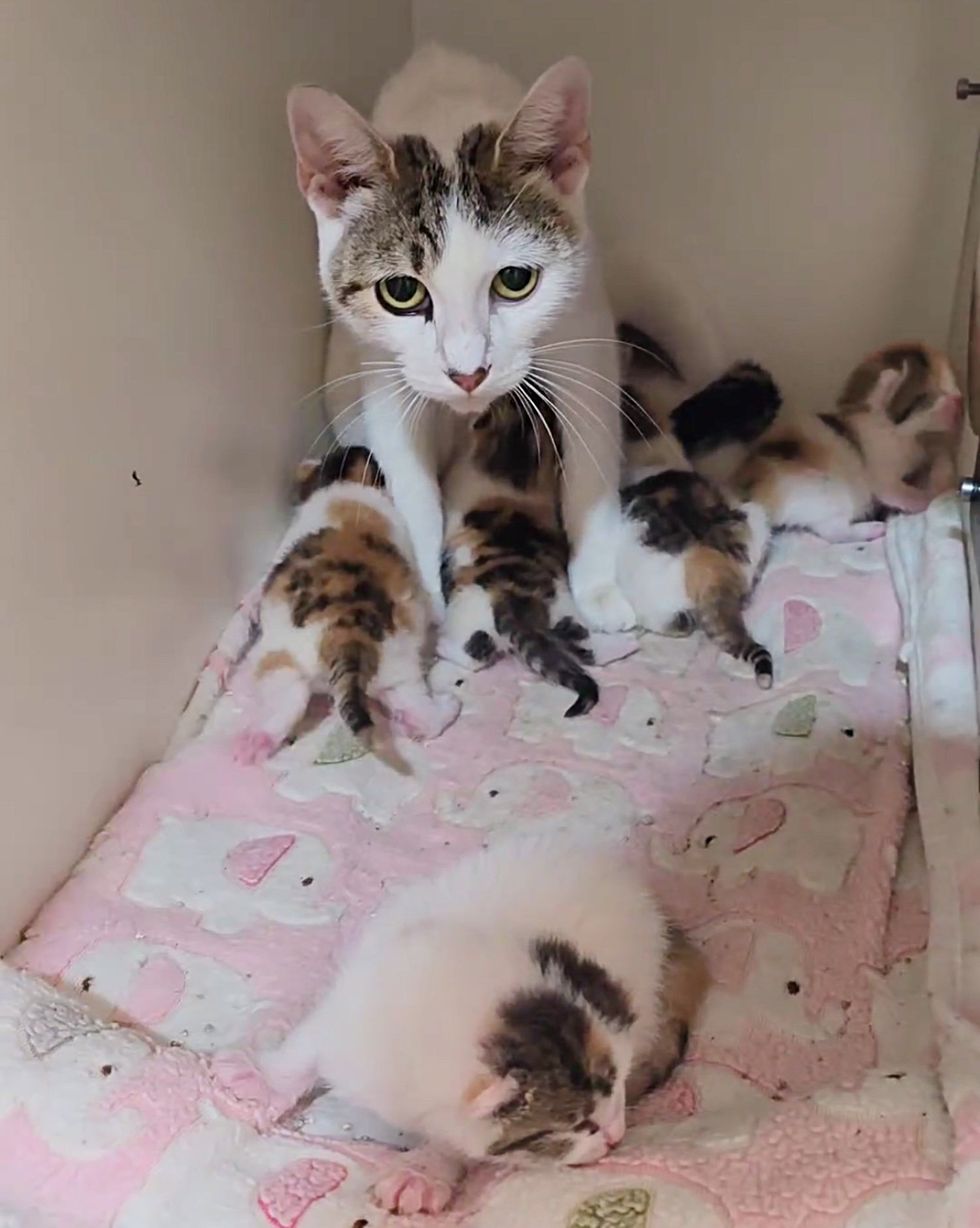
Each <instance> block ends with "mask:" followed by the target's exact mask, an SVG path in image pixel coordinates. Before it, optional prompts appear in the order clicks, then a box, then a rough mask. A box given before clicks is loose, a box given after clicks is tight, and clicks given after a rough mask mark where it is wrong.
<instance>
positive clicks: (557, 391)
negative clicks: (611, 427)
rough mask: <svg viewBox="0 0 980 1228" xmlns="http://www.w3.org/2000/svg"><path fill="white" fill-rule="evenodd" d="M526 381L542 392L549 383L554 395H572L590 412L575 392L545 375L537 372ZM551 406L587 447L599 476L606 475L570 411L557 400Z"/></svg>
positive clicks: (565, 425)
mask: <svg viewBox="0 0 980 1228" xmlns="http://www.w3.org/2000/svg"><path fill="white" fill-rule="evenodd" d="M526 382H527V383H529V384H531V386H532V387H536V388H537V390H538V391H539V392H541V393H542V394H543V392H544V385H549V386H550V389H551V390H552V394H553V395H557V396H567V397H571V399H572V400H573V401H575V402H576V404H578V405H580V406H581V407H582V408H583V409H584V410H585V411H586V412H587V413H588V412H590V411H589V408H588V406H587V405H586V404H585V403H584V402H583V401H580V400H579V398H578V397H577V396H576V395H575V394H574V393H573V392H571V391H570V390H569V389H567V388H562V387H561V386H560V385H559V384H553V383H551V381H550V380H548V379H547V378H546V377H544V376H541V375H538V374H536V373H535V374H531V375H528V376H527V377H526ZM551 408H552V409H553V410H554V411H555V414H556V415H557V417H558V420H559V422H561V424H562V426H563V427H566V428H567V429H568V430H570V431H571V432H572V434H573V435H574V436H575V438H576V439H577V440H578V441H579V443H580V444H581V445H582V447H583V448H584V449H585V452H586V454H587V455H588V457H589V459H590V460H591V461H592V463H593V465H595V467H596V472H597V473H598V474H599V476H600V477H602V476H604V470H603V468H602V466H601V465H600V464H599V462H598V460H596V457H595V453H594V452H593V451H592V449H591V448H590V447H589V445H588V443H587V442H586V439H585V436H584V435H583V434H582V432H581V431H580V430H579V428H578V427H577V426H576V425H575V423H574V422H573V421H572V418H571V416H570V415H569V414H568V413H566V412H565V411H564V410H562V409H561V408H560V406H559V405H558V404H557V403H556V402H555V401H551ZM596 417H597V416H596ZM597 420H598V421H600V422H601V421H602V420H601V419H600V418H598V417H597Z"/></svg>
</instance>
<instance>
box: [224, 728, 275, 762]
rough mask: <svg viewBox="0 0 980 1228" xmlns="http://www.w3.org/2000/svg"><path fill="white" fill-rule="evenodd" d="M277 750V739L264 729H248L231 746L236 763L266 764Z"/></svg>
mask: <svg viewBox="0 0 980 1228" xmlns="http://www.w3.org/2000/svg"><path fill="white" fill-rule="evenodd" d="M275 749H276V740H275V738H273V737H272V735H271V734H268V733H266V732H265V730H264V729H246V730H244V731H243V732H242V733H240V734H238V735H237V736H236V737H235V739H234V741H233V742H232V744H231V754H232V758H233V759H234V760H235V762H236V763H264V762H265V761H266V759H268V758H269V756H270V755H271V754H272V752H273V751H274V750H275Z"/></svg>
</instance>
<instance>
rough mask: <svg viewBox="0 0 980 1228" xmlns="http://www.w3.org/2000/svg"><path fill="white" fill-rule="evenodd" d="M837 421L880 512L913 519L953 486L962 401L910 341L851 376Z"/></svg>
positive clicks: (947, 374) (942, 366) (952, 382)
mask: <svg viewBox="0 0 980 1228" xmlns="http://www.w3.org/2000/svg"><path fill="white" fill-rule="evenodd" d="M838 414H839V415H840V418H841V420H842V421H844V422H845V423H846V424H847V426H848V427H849V429H850V431H851V432H852V433H853V439H854V441H855V445H856V446H857V447H858V448H859V451H860V454H861V456H862V458H863V460H864V464H865V467H866V469H867V473H868V480H869V484H870V486H871V489H872V491H873V493H874V495H875V498H876V499H878V500H879V502H881V503H882V504H884V506H885V507H887V508H892V509H894V510H895V511H900V512H920V511H923V510H924V509H925V508H926V507H928V505H929V504H930V503H931V501H932V500H933V499H934V498H935V497H936V495H938V494H941V493H942V492H943V491H946V490H949V489H951V488H952V487H953V486H954V485H955V482H956V467H955V459H956V448H957V444H958V441H959V435H960V430H961V427H962V418H963V399H962V397H961V395H960V391H959V388H958V387H957V385H956V377H955V376H954V374H953V371H952V368H951V367H950V364H949V361H948V360H947V359H946V357H945V356H944V355H943V354H940V353H939V352H938V351H936V350H933V349H931V348H930V347H928V346H925V345H922V344H920V343H917V342H915V343H909V344H902V345H892V346H888V347H886V348H885V349H883V350H879V351H878V352H877V353H875V354H872V355H871V356H870V357H869V358H868V359H866V360H865V361H864V362H863V363H862V364H861V365H860V366H859V367H858V368H857V369H856V370H855V371H854V373H853V374H852V375H851V377H850V379H849V380H848V382H847V385H846V386H845V388H844V391H843V393H842V395H841V398H840V400H839V402H838Z"/></svg>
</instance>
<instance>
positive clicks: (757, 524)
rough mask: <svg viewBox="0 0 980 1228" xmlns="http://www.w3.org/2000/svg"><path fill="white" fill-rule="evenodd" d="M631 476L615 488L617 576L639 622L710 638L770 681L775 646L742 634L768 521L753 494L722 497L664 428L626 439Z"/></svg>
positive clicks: (763, 551) (769, 683)
mask: <svg viewBox="0 0 980 1228" xmlns="http://www.w3.org/2000/svg"><path fill="white" fill-rule="evenodd" d="M627 471H628V473H629V475H630V480H629V484H628V485H626V486H624V488H623V490H622V492H621V500H622V507H623V521H624V523H623V526H622V529H621V533H620V545H619V557H618V569H619V582H620V585H621V586H622V589H623V592H624V593H626V595H627V599H628V600H629V601H630V602H631V604H632V605H633V608H634V609H635V610H636V614H637V618H638V619H639V621H640V624H641V625H642V626H644V627H646V628H647V629H649V630H651V631H658V632H660V633H661V634H664V633H666V634H675V635H683V634H686V633H688V632H690V631H692V630H693V629H694V628H695V627H696V626H699V627H700V628H701V629H702V631H704V633H705V635H707V636H708V638H709V639H711V640H712V641H714V643H716V644H717V645H718V646H719V647H720V648H721V649H723V650H724V651H725V652H727V653H729V654H730V655H731V656H733V657H735V658H736V659H737V660H740V661H747V662H748V663H749V664H750V665H751V666H752V668H753V670H754V671H755V677H756V681H757V682H758V684H759V686H761V687H764V688H768V687H771V686H772V677H773V669H772V655H771V654H770V652H769V650H768V649H767V648H765V647H764V646H763V645H762V644H760V643H758V641H757V640H755V639H753V637H752V636H751V635H750V634H749V631H748V628H747V627H746V625H745V618H744V609H745V605H746V603H747V601H748V599H749V596H750V594H751V592H752V588H753V585H754V584H755V580H756V577H757V575H758V572H759V568H760V566H761V563H762V560H763V558H764V556H765V554H766V552H767V550H768V548H769V539H770V532H769V521H768V518H767V516H766V514H765V511H764V510H763V508H762V507H761V506H760V505H759V504H757V503H743V504H738V503H737V502H735V501H734V500H730V499H728V498H726V496H725V495H724V494H723V493H722V491H721V490H720V489H719V488H718V487H716V486H715V485H714V484H713V483H712V482H710V481H708V479H707V478H704V477H702V476H700V475H699V474H697V473H694V472H693V471H692V470H691V469H690V467H689V466H686V465H685V462H684V459H683V456H682V455H680V454H679V451H678V449H677V448H676V446H674V444H673V441H672V440H671V439H670V438H669V437H663V436H659V435H654V436H652V437H651V438H650V439H646V440H642V439H639V440H633V441H632V442H631V443H629V444H628V445H627Z"/></svg>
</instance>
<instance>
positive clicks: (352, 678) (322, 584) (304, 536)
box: [235, 447, 459, 762]
mask: <svg viewBox="0 0 980 1228" xmlns="http://www.w3.org/2000/svg"><path fill="white" fill-rule="evenodd" d="M296 493H297V499H298V501H299V504H300V506H299V507H298V509H297V511H296V514H295V516H294V519H293V522H292V525H291V526H290V529H289V531H288V533H287V535H286V540H285V542H284V544H283V547H282V549H281V551H280V556H279V559H278V561H277V562H276V564H275V566H274V567H273V569H272V571H271V572H270V574H269V576H268V578H267V580H266V583H265V591H264V593H263V596H262V602H261V607H260V631H259V638H258V641H257V642H256V644H255V645H254V647H253V648H252V651H251V654H250V661H251V662H253V663H254V664H253V665H252V669H253V674H254V679H255V689H256V703H257V707H258V716H257V719H256V720H255V722H254V724H253V726H252V727H251V728H250V729H249V730H248V731H247V732H246V733H244V734H242V735H241V736H240V737H239V738H238V741H237V743H236V748H235V752H236V757H237V758H239V759H240V760H244V761H247V762H255V761H257V760H259V759H262V758H265V757H267V756H268V755H269V754H271V753H272V752H273V751H274V750H275V749H276V748H277V747H278V746H279V745H280V743H282V742H283V741H284V740H285V739H286V738H288V737H289V735H290V733H291V732H292V731H293V730H294V729H295V727H296V726H297V724H298V723H299V722H300V720H301V719H302V717H303V714H304V712H305V711H306V708H307V705H308V704H309V702H310V698H311V696H312V694H313V692H314V691H321V690H326V691H328V692H329V693H330V694H331V695H332V696H333V698H334V699H335V701H336V703H337V708H338V711H339V712H340V715H341V717H342V718H343V720H344V722H345V723H346V724H347V726H348V728H349V729H350V730H351V732H352V733H355V734H359V735H362V736H364V737H366V738H368V740H370V737H371V734H372V731H373V728H374V717H373V715H372V710H371V707H372V704H371V701H372V700H376V701H377V702H378V703H379V704H380V705H381V707H382V708H383V709H384V710H385V711H386V712H387V714H388V716H389V717H390V720H391V723H392V726H393V728H394V729H396V730H401V731H403V732H405V733H407V734H409V735H410V736H413V737H419V738H425V737H435V736H437V735H438V734H440V733H441V732H442V731H443V730H444V729H445V728H446V727H447V726H448V725H450V724H451V723H452V722H453V720H454V719H455V718H456V716H457V715H458V713H459V702H458V700H456V699H455V697H453V696H451V695H433V694H432V693H431V692H430V691H429V688H428V685H427V683H426V681H425V674H424V661H423V658H424V647H425V639H426V635H427V631H428V625H429V619H430V611H429V607H428V602H427V601H426V598H425V593H424V591H423V590H422V587H421V585H420V583H419V581H418V578H417V576H416V573H415V569H414V567H413V564H412V553H411V546H410V544H409V542H408V537H407V534H406V532H405V528H404V525H403V524H402V522H401V518H400V517H399V516H398V514H397V512H396V511H395V508H394V505H393V503H392V501H391V498H390V496H389V495H388V494H387V492H386V490H385V484H384V478H383V476H382V474H381V470H380V469H379V467H378V466H377V464H376V463H375V461H374V459H373V457H372V456H371V454H370V453H369V452H368V451H366V449H364V448H354V447H352V448H344V449H340V450H335V451H333V452H331V453H328V454H327V455H326V456H325V457H324V458H323V460H322V461H313V462H307V463H305V464H304V465H303V466H301V468H300V471H299V475H298V478H297V491H296Z"/></svg>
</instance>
